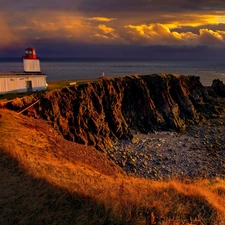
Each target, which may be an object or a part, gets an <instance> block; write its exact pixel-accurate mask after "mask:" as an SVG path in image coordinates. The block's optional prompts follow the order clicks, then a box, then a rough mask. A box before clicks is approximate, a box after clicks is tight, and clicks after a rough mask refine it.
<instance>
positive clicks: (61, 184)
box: [0, 109, 225, 225]
mask: <svg viewBox="0 0 225 225" xmlns="http://www.w3.org/2000/svg"><path fill="white" fill-rule="evenodd" d="M0 155H1V157H0V176H1V184H0V224H4V225H5V224H79V225H81V224H84V225H88V224H93V225H94V224H105V225H107V224H121V225H123V224H140V225H141V224H143V225H148V224H163V225H181V224H185V225H190V224H192V225H194V224H195V225H196V224H199V225H200V224H201V225H202V224H215V225H224V224H225V181H223V180H219V179H216V180H213V181H209V180H195V181H191V180H186V181H183V182H181V181H178V180H171V181H167V182H159V181H151V180H145V179H138V178H134V177H129V176H127V175H126V174H125V173H124V172H123V171H122V170H121V169H120V168H119V167H118V166H117V165H115V164H114V163H113V162H112V161H110V160H109V159H107V157H106V155H104V154H103V153H101V152H99V151H97V150H95V149H94V148H93V147H90V146H83V145H79V144H76V143H72V142H68V141H66V140H64V139H63V138H62V137H61V136H60V135H59V134H58V133H57V132H56V131H55V130H53V128H52V127H51V126H50V125H49V124H48V123H47V122H45V121H42V120H35V119H33V118H28V117H25V116H23V115H18V114H16V113H15V112H11V111H8V110H4V109H0Z"/></svg>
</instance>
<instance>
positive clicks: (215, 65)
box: [0, 58, 225, 86]
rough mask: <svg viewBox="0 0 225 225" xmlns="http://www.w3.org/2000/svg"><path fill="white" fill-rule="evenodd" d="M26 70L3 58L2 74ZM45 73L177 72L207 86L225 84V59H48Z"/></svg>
mask: <svg viewBox="0 0 225 225" xmlns="http://www.w3.org/2000/svg"><path fill="white" fill-rule="evenodd" d="M5 71H15V72H22V71H23V62H22V59H18V58H15V59H14V58H0V72H5ZM41 72H42V73H45V74H46V75H47V82H48V81H56V80H78V79H88V78H98V77H99V76H100V75H101V74H102V73H104V75H105V77H119V76H126V75H134V74H140V75H150V74H154V73H175V74H179V75H195V76H199V77H200V81H201V83H202V84H203V85H205V86H210V85H211V84H212V81H213V80H214V79H220V80H221V81H223V83H224V84H225V59H213V60H212V59H204V60H203V59H108V58H107V59H96V58H83V59H81V58H47V59H44V58H43V59H41Z"/></svg>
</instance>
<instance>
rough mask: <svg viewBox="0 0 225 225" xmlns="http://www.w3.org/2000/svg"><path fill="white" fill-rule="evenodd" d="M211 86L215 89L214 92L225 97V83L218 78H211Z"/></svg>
mask: <svg viewBox="0 0 225 225" xmlns="http://www.w3.org/2000/svg"><path fill="white" fill-rule="evenodd" d="M211 88H212V89H213V90H214V91H215V93H216V94H217V95H218V96H220V97H222V98H225V84H224V83H223V82H222V81H220V80H218V79H217V80H213V83H212V86H211Z"/></svg>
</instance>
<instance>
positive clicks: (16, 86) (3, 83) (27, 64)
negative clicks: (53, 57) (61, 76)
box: [0, 48, 47, 94]
mask: <svg viewBox="0 0 225 225" xmlns="http://www.w3.org/2000/svg"><path fill="white" fill-rule="evenodd" d="M23 68H24V72H0V94H7V93H19V92H32V91H42V90H46V89H47V86H46V77H47V76H46V74H43V73H41V68H40V60H39V59H38V58H36V51H35V49H34V48H28V49H26V51H25V57H24V59H23Z"/></svg>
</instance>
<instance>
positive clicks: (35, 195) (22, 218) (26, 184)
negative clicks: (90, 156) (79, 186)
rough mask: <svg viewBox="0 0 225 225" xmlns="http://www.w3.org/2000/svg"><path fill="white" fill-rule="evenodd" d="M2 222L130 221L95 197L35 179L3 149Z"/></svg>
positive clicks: (0, 161) (0, 155)
mask: <svg viewBox="0 0 225 225" xmlns="http://www.w3.org/2000/svg"><path fill="white" fill-rule="evenodd" d="M0 177H1V185H0V224H4V225H7V224H32V225H34V224H38V225H40V224H68V225H69V224H85V225H88V224H105V225H106V224H121V225H122V224H126V223H125V222H123V221H121V220H120V219H119V218H116V217H115V216H114V215H113V213H112V212H111V210H110V209H106V207H104V205H103V204H101V203H100V202H97V201H95V200H93V199H91V198H88V197H84V196H81V195H78V194H75V195H71V194H69V193H68V192H65V191H63V190H60V189H59V188H57V187H53V186H51V185H50V184H48V183H46V182H45V181H44V180H38V179H35V178H33V177H31V176H29V175H28V174H26V173H25V172H24V171H22V169H20V168H19V166H18V163H17V162H16V161H14V160H12V159H11V158H10V157H9V156H8V155H6V154H5V153H2V152H0Z"/></svg>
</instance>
